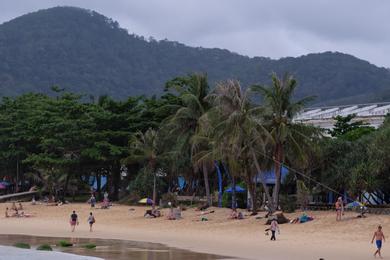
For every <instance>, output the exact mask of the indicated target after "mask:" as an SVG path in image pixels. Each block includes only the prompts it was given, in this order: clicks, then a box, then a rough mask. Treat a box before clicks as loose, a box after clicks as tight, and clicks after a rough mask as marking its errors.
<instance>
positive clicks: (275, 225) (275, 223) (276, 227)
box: [270, 218, 280, 241]
mask: <svg viewBox="0 0 390 260" xmlns="http://www.w3.org/2000/svg"><path fill="white" fill-rule="evenodd" d="M270 229H271V233H272V235H271V240H273V241H275V240H276V237H275V232H276V230H277V231H278V234H280V229H279V225H278V221H277V220H276V218H273V219H272V221H271V227H270Z"/></svg>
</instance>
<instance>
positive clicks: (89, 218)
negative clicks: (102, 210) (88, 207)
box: [88, 212, 96, 232]
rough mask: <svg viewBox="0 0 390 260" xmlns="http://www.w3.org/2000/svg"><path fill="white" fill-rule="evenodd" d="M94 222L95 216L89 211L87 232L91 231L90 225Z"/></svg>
mask: <svg viewBox="0 0 390 260" xmlns="http://www.w3.org/2000/svg"><path fill="white" fill-rule="evenodd" d="M95 222H96V220H95V217H94V216H93V215H92V212H90V213H89V217H88V224H89V232H92V225H93V224H94V223H95Z"/></svg>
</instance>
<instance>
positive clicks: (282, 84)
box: [250, 74, 313, 209]
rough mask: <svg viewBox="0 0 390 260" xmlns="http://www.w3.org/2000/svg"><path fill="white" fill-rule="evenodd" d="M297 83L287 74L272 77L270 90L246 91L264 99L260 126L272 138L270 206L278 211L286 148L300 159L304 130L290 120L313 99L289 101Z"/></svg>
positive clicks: (252, 88) (253, 88)
mask: <svg viewBox="0 0 390 260" xmlns="http://www.w3.org/2000/svg"><path fill="white" fill-rule="evenodd" d="M296 86H297V82H296V80H295V79H294V78H293V77H292V76H291V75H289V74H285V75H284V77H283V78H278V77H277V75H276V74H273V75H272V85H271V86H260V85H254V86H252V87H251V88H250V89H251V91H253V92H254V93H255V94H256V93H257V94H260V95H261V96H262V97H263V99H264V115H263V117H264V122H265V125H266V127H267V129H268V131H269V133H270V135H271V136H272V140H273V144H272V159H273V161H274V169H275V177H276V183H275V187H274V190H273V196H272V197H273V206H274V207H275V209H276V208H278V205H279V192H280V184H281V168H282V165H283V163H284V161H285V156H286V154H285V150H286V148H287V147H289V149H292V150H294V153H295V155H296V156H304V153H303V150H302V149H301V147H302V145H303V143H304V142H307V141H308V139H309V138H306V135H305V133H304V132H305V131H302V129H303V128H304V127H303V126H302V125H300V124H296V123H294V121H293V119H294V117H295V116H296V115H297V114H298V113H299V112H301V111H302V109H303V108H304V106H305V105H306V104H307V103H308V102H310V101H311V100H313V97H305V98H303V99H300V100H298V101H294V100H293V95H294V91H295V89H296Z"/></svg>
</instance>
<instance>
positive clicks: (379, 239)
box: [371, 226, 386, 258]
mask: <svg viewBox="0 0 390 260" xmlns="http://www.w3.org/2000/svg"><path fill="white" fill-rule="evenodd" d="M374 239H375V243H376V248H377V249H376V251H375V253H374V257H376V255H379V257H380V258H382V255H381V249H382V241H383V242H384V241H386V240H385V235H384V234H383V232H382V226H378V229H377V230H376V231H375V232H374V235H373V236H372V240H371V244H373V243H374Z"/></svg>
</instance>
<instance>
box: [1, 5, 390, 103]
mask: <svg viewBox="0 0 390 260" xmlns="http://www.w3.org/2000/svg"><path fill="white" fill-rule="evenodd" d="M129 30H131V28H129ZM191 72H204V73H207V75H208V77H209V79H210V81H211V82H212V83H215V82H216V81H219V80H224V79H232V78H234V79H239V80H240V81H241V82H242V84H243V85H244V86H248V85H250V84H254V83H267V82H269V79H270V74H271V73H272V72H276V73H285V72H290V73H292V74H294V75H295V76H296V78H297V79H298V82H299V88H298V93H297V94H298V95H299V96H304V95H316V96H317V97H318V98H317V100H316V102H317V103H327V104H330V103H340V102H342V103H350V102H371V101H389V100H390V91H389V89H390V71H389V70H388V69H385V68H379V67H376V66H375V65H372V64H370V63H368V62H366V61H363V60H360V59H357V58H355V57H353V56H351V55H346V54H342V53H332V52H325V53H320V54H309V55H305V56H302V57H298V58H282V59H279V60H272V59H269V58H261V57H255V58H249V57H247V56H242V55H239V54H236V53H232V52H229V51H227V50H222V49H207V48H193V47H188V46H185V45H183V44H180V43H177V42H172V41H168V40H163V41H156V40H153V39H148V40H146V39H144V38H143V37H140V36H137V35H133V34H129V33H128V32H127V30H124V29H122V28H120V26H119V24H118V23H117V22H115V21H112V20H111V19H109V18H107V17H105V16H103V15H100V14H98V13H96V12H93V11H88V10H84V9H80V8H74V7H55V8H51V9H47V10H41V11H38V12H34V13H30V14H26V15H23V16H21V17H19V18H16V19H13V20H11V21H9V22H6V23H4V24H2V25H0V95H1V96H9V95H18V94H21V93H25V92H29V91H33V92H44V93H48V92H49V91H50V88H51V87H52V86H53V85H58V86H60V87H62V88H65V89H66V90H69V91H74V92H79V93H84V94H87V95H94V96H98V95H102V94H107V95H110V96H113V97H115V98H123V97H126V96H129V95H140V94H146V95H150V94H160V93H161V92H162V91H163V87H164V83H165V82H166V81H167V80H169V79H171V78H173V77H176V76H180V75H185V74H188V73H191Z"/></svg>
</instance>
